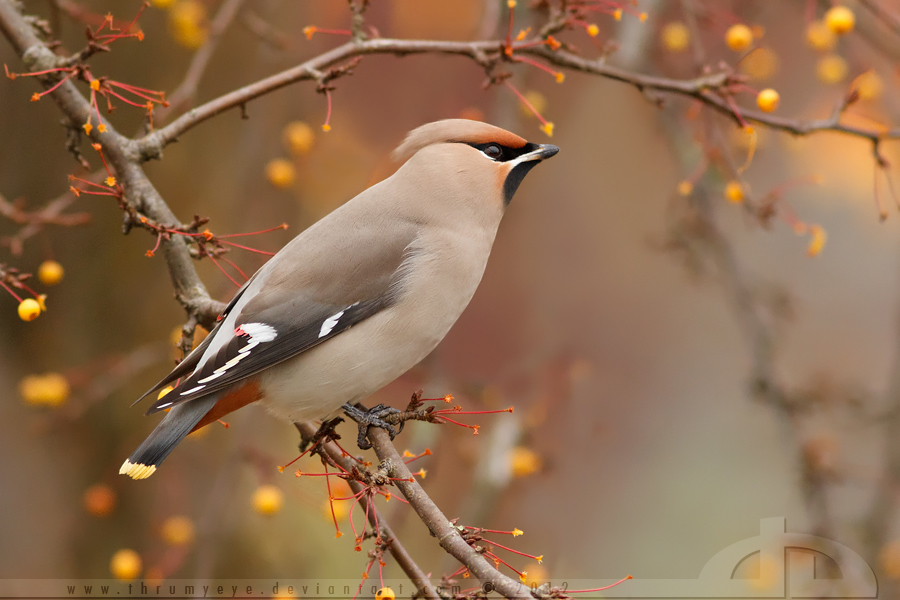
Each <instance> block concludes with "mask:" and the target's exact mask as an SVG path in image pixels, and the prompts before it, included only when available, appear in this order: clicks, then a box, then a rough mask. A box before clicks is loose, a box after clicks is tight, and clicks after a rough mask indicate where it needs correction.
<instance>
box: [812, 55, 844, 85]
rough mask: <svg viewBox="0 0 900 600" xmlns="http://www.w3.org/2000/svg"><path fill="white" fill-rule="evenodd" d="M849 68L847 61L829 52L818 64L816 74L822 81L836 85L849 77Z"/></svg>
mask: <svg viewBox="0 0 900 600" xmlns="http://www.w3.org/2000/svg"><path fill="white" fill-rule="evenodd" d="M847 70H848V68H847V61H845V60H844V59H843V58H841V57H840V56H838V55H837V54H829V55H828V56H823V57H822V59H821V60H819V63H818V65H816V76H817V77H818V78H819V80H820V81H822V82H824V83H828V84H831V85H834V84H836V83H840V82H842V81H843V80H844V78H846V77H847Z"/></svg>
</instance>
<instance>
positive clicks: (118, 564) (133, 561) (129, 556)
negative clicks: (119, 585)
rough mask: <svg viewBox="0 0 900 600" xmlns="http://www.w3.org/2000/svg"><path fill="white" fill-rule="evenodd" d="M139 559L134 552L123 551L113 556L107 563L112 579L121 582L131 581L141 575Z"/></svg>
mask: <svg viewBox="0 0 900 600" xmlns="http://www.w3.org/2000/svg"><path fill="white" fill-rule="evenodd" d="M141 568H142V565H141V557H140V555H139V554H138V553H137V552H135V551H134V550H129V549H127V548H126V549H123V550H119V551H118V552H116V553H115V554H113V557H112V560H110V561H109V570H110V571H111V572H112V574H113V577H115V578H116V579H121V580H122V581H131V580H132V579H136V578H137V576H138V575H140V574H141Z"/></svg>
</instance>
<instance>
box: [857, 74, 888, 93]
mask: <svg viewBox="0 0 900 600" xmlns="http://www.w3.org/2000/svg"><path fill="white" fill-rule="evenodd" d="M856 91H857V92H858V93H859V97H860V99H861V100H874V99H876V98H878V97H879V96H881V93H882V92H883V91H884V81H883V80H882V79H881V77H880V76H879V75H878V73H876V72H875V71H866V72H865V73H863V74H862V75H860V76H859V77H857V78H856Z"/></svg>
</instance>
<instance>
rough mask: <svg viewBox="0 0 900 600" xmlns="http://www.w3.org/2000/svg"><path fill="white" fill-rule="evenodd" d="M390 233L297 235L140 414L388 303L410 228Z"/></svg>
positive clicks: (230, 378) (226, 382) (314, 340)
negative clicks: (337, 236)
mask: <svg viewBox="0 0 900 600" xmlns="http://www.w3.org/2000/svg"><path fill="white" fill-rule="evenodd" d="M394 229H395V231H394V232H393V235H389V236H385V235H384V232H383V231H381V232H380V233H379V231H378V230H379V228H378V226H377V224H372V223H369V224H365V225H360V226H359V227H356V228H350V229H349V230H347V229H345V230H343V231H342V232H341V239H340V240H335V239H334V238H332V239H330V240H328V243H323V241H324V240H322V239H320V238H321V237H322V235H319V234H320V233H327V232H321V231H320V232H318V233H317V232H315V231H312V232H311V234H310V235H309V236H306V233H310V230H308V231H307V232H304V234H301V236H299V237H298V238H296V239H295V240H294V241H293V242H291V244H289V245H288V246H287V247H285V249H284V250H282V252H280V253H279V254H278V255H276V256H275V257H274V258H273V259H272V260H270V261H269V263H267V264H266V265H265V266H263V268H262V269H261V270H260V271H259V272H258V273H257V274H256V275H254V277H253V279H252V280H251V281H248V282H247V285H246V286H245V287H243V288H242V289H241V290H240V291H239V292H238V295H239V296H240V297H236V298H235V299H234V300H232V302H231V303H230V304H229V308H228V309H226V312H224V313H223V316H224V318H223V319H222V320H221V321H220V322H219V325H218V326H217V327H216V328H215V329H214V330H213V332H211V333H210V335H209V336H208V337H207V339H206V340H204V346H200V347H198V348H197V350H195V351H194V352H193V353H192V354H191V355H189V356H188V359H186V360H185V361H184V362H188V360H190V363H191V364H190V365H189V366H187V367H184V368H182V367H181V365H179V366H178V367H177V368H176V369H175V371H173V372H172V373H171V374H170V375H169V376H168V377H167V378H166V379H164V381H165V382H167V383H170V382H171V381H173V380H174V379H176V378H177V377H178V376H181V377H184V375H185V374H187V372H188V371H191V372H190V375H188V376H187V377H186V378H183V379H181V381H180V382H179V383H178V385H176V386H175V387H174V389H173V390H172V391H171V392H169V393H168V394H166V395H165V396H163V397H162V398H159V399H158V400H157V401H156V402H154V403H153V405H152V406H151V407H150V408H149V410H148V411H147V414H152V413H155V412H157V411H160V410H163V409H166V408H169V407H171V406H174V405H177V404H181V403H183V402H187V401H190V400H194V399H196V398H201V397H204V396H207V395H209V394H212V393H214V392H217V391H219V390H221V389H223V388H225V387H228V386H230V385H232V384H234V383H236V382H238V381H240V380H242V379H245V378H247V377H250V376H252V375H255V374H257V373H259V372H260V371H262V370H264V369H266V368H268V367H271V366H273V365H276V364H278V363H280V362H282V361H284V360H286V359H288V358H291V357H293V356H296V355H298V354H300V353H302V352H305V351H307V350H309V349H310V348H313V347H315V346H317V345H319V344H321V343H323V342H325V341H327V340H329V339H331V338H333V337H335V336H337V335H339V334H340V333H342V332H343V331H346V330H347V329H349V328H350V327H352V326H353V325H356V324H357V323H360V322H361V321H363V320H365V319H367V318H368V317H370V316H372V315H374V314H376V313H378V312H379V311H381V310H383V309H384V308H386V307H388V306H390V305H391V304H393V302H394V301H395V300H396V297H397V293H398V290H399V289H400V287H401V285H400V283H401V280H402V278H403V275H404V272H405V271H406V269H404V268H402V265H403V263H404V260H409V259H410V258H411V256H412V250H411V249H412V247H413V242H414V240H415V237H416V232H417V227H416V226H415V225H414V224H412V223H409V224H404V225H402V226H399V227H396V226H395V227H394ZM304 236H306V237H304ZM325 252H327V253H328V254H326V253H325ZM195 355H196V358H194V357H195ZM182 364H184V363H182ZM162 385H165V384H162ZM159 387H161V386H158V387H157V388H155V389H158V388H159Z"/></svg>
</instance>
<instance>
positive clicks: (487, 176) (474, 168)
mask: <svg viewBox="0 0 900 600" xmlns="http://www.w3.org/2000/svg"><path fill="white" fill-rule="evenodd" d="M557 152H559V148H557V147H556V146H553V145H550V144H534V143H531V142H528V141H527V140H525V139H523V138H521V137H519V136H518V135H516V134H514V133H510V132H509V131H506V130H504V129H500V128H499V127H495V126H493V125H488V124H487V123H482V122H480V121H469V120H467V119H447V120H444V121H436V122H434V123H428V124H427V125H422V126H421V127H419V128H417V129H414V130H412V131H411V132H409V134H408V135H407V136H406V139H405V140H404V141H403V143H402V144H401V145H400V146H399V147H398V148H397V149H396V150H395V151H394V154H393V156H394V159H395V160H407V165H406V166H407V167H408V168H409V169H410V170H412V171H413V172H414V173H419V174H421V176H422V177H423V178H427V179H428V180H429V181H431V182H433V183H435V184H438V185H440V186H441V187H442V188H444V189H453V190H456V191H457V193H458V194H460V193H461V194H463V195H464V196H465V197H467V198H469V197H471V196H472V195H478V196H479V197H480V198H481V199H482V200H487V201H488V202H489V203H491V204H495V205H497V206H499V207H501V208H502V207H505V206H506V205H507V204H509V202H510V200H512V197H513V194H515V193H516V190H517V189H518V188H519V184H520V183H522V180H523V179H524V178H525V175H527V174H528V172H529V171H530V170H531V169H532V168H533V167H534V166H535V165H537V164H538V163H539V162H541V161H542V160H544V159H546V158H550V157H551V156H553V155H555V154H556V153H557Z"/></svg>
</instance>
